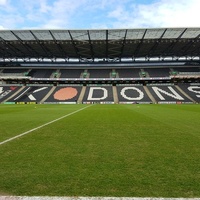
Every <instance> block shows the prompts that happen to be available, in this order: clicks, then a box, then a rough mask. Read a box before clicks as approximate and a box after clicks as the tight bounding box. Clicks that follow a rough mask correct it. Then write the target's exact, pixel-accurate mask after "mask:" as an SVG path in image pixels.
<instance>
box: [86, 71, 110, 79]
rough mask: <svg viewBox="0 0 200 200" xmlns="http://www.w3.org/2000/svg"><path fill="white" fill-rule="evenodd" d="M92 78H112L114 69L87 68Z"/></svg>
mask: <svg viewBox="0 0 200 200" xmlns="http://www.w3.org/2000/svg"><path fill="white" fill-rule="evenodd" d="M87 73H89V77H90V78H110V77H112V75H111V73H112V71H111V70H110V69H89V70H87Z"/></svg>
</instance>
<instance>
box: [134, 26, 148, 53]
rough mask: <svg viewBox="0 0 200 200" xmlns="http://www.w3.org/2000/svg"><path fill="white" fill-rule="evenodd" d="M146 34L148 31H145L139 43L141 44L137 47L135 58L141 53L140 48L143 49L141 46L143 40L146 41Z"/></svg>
mask: <svg viewBox="0 0 200 200" xmlns="http://www.w3.org/2000/svg"><path fill="white" fill-rule="evenodd" d="M146 32H147V29H146V30H145V31H144V34H143V36H142V38H141V40H140V41H139V44H138V45H137V47H136V50H135V52H134V54H133V57H135V56H136V55H137V54H138V52H139V51H140V47H141V44H142V42H143V40H144V37H145V35H146Z"/></svg>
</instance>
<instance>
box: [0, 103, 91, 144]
mask: <svg viewBox="0 0 200 200" xmlns="http://www.w3.org/2000/svg"><path fill="white" fill-rule="evenodd" d="M90 106H92V105H89V106H86V107H84V108H81V109H79V110H76V111H74V112H72V113H69V114H67V115H64V116H62V117H59V118H57V119H54V120H53V121H50V122H47V123H45V124H43V125H41V126H38V127H36V128H33V129H31V130H29V131H26V132H24V133H21V134H19V135H16V136H14V137H12V138H9V139H7V140H4V141H3V142H0V145H2V144H5V143H7V142H10V141H12V140H14V139H17V138H19V137H22V136H24V135H26V134H28V133H31V132H33V131H35V130H38V129H40V128H42V127H44V126H47V125H49V124H52V123H54V122H57V121H59V120H61V119H63V118H65V117H69V116H70V115H73V114H75V113H77V112H80V111H82V110H84V109H86V108H89V107H90Z"/></svg>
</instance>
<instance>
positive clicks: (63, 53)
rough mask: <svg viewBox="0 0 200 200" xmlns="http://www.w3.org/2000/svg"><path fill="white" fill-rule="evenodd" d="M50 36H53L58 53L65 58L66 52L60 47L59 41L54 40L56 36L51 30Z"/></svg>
mask: <svg viewBox="0 0 200 200" xmlns="http://www.w3.org/2000/svg"><path fill="white" fill-rule="evenodd" d="M49 33H50V35H51V37H52V38H53V40H54V42H55V43H56V46H57V47H58V49H59V51H60V53H61V54H62V56H63V57H64V58H65V57H66V54H67V53H66V52H65V50H64V49H63V48H62V46H61V45H60V44H59V42H58V41H57V40H56V38H55V37H54V35H53V33H52V32H51V31H49Z"/></svg>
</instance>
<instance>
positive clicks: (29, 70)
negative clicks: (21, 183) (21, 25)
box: [0, 28, 200, 103]
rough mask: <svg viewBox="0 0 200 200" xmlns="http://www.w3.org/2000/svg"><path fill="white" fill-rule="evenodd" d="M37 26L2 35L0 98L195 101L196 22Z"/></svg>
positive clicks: (198, 65) (198, 75)
mask: <svg viewBox="0 0 200 200" xmlns="http://www.w3.org/2000/svg"><path fill="white" fill-rule="evenodd" d="M39 32H40V34H38V33H37V31H30V30H23V31H20V30H18V31H17V32H16V33H15V31H9V30H4V32H3V33H2V34H1V33H0V35H1V36H2V37H3V40H2V43H1V44H0V47H1V49H2V51H0V102H1V103H199V102H200V94H199V93H200V91H199V87H200V85H199V84H200V56H199V45H200V40H198V38H199V35H200V29H199V28H196V29H195V31H194V29H191V28H186V29H184V30H183V29H178V28H177V29H176V30H174V29H173V28H172V29H171V28H166V29H155V31H152V29H146V30H145V31H144V30H141V29H126V30H124V29H122V30H96V31H95V32H93V31H92V30H88V31H87V34H86V35H85V33H86V32H85V31H83V30H79V31H78V32H79V33H80V36H79V37H78V38H79V39H78V41H77V31H73V30H60V31H59V30H57V31H51V34H49V32H50V31H49V30H39ZM155 33H156V34H155ZM16 35H20V37H16ZM30 35H32V36H33V37H29V36H30ZM66 35H70V37H66ZM175 35H176V36H175ZM37 37H39V39H37ZM38 41H39V42H38ZM177 41H179V42H177ZM191 41H192V44H194V45H191ZM19 43H20V44H21V43H22V44H23V45H19ZM9 45H10V46H12V48H5V46H9ZM41 47H42V48H41ZM11 49H12V50H11ZM27 49H29V51H27ZM55 49H57V50H58V49H59V51H57V50H55ZM54 50H55V51H54Z"/></svg>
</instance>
